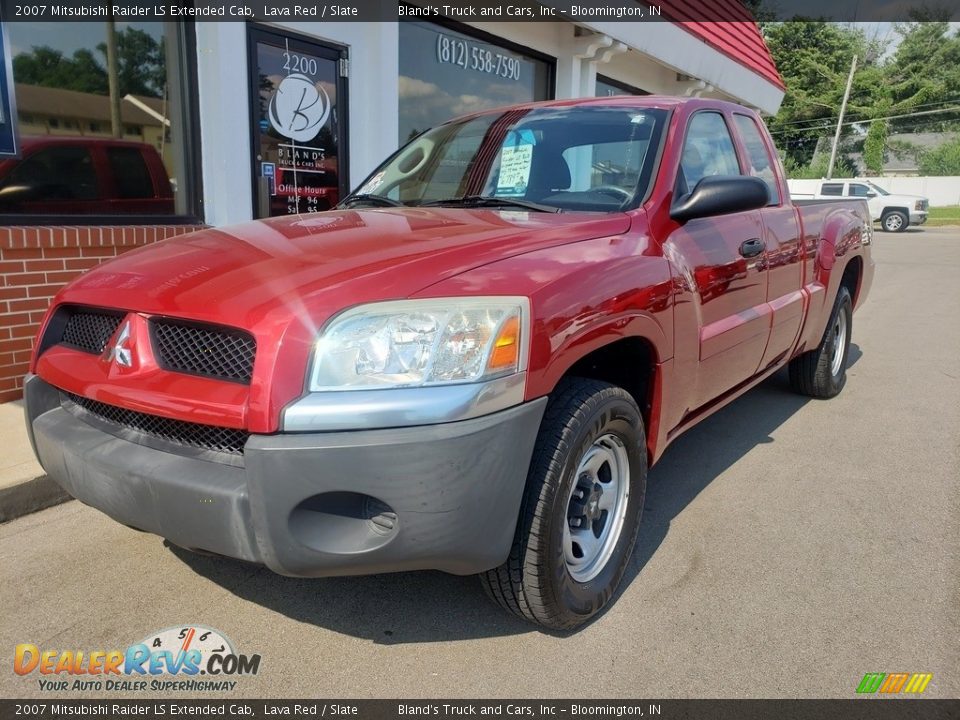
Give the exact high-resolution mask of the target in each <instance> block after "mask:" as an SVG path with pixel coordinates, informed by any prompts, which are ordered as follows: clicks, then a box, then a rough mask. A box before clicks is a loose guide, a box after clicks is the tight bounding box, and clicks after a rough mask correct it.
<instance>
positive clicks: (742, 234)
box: [665, 112, 770, 410]
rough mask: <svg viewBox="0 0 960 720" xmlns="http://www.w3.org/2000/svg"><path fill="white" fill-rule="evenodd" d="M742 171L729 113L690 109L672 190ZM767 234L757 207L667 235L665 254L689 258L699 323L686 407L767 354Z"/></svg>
mask: <svg viewBox="0 0 960 720" xmlns="http://www.w3.org/2000/svg"><path fill="white" fill-rule="evenodd" d="M739 174H741V169H740V164H739V161H738V158H737V153H736V150H735V149H734V144H733V141H732V139H731V135H730V131H729V128H728V127H727V123H726V120H725V118H724V116H723V115H722V114H721V113H718V112H699V113H697V114H695V115H693V117H691V118H690V122H689V125H688V127H687V132H686V136H685V138H684V146H683V155H682V157H681V161H680V167H679V168H678V172H677V188H676V190H675V196H676V197H682V196H683V195H685V194H687V193H688V192H690V191H692V190H693V188H694V187H695V186H696V184H697V183H698V182H699V181H700V180H701V179H702V178H704V177H708V176H712V175H739ZM763 237H764V231H763V223H762V221H761V218H760V211H759V210H752V211H749V212H740V213H733V214H730V215H720V216H717V217H707V218H698V219H695V220H690V221H688V222H686V223H685V224H683V225H681V226H680V227H679V228H677V229H676V230H674V231H673V232H672V233H671V234H670V236H669V238H668V239H667V242H666V243H665V250H666V254H667V256H668V257H673V258H677V259H682V262H683V263H684V264H685V265H686V267H685V268H684V269H683V270H681V272H683V273H684V274H685V275H687V277H688V279H689V284H690V285H692V290H693V293H694V297H693V303H694V307H693V308H684V309H683V311H684V315H685V316H687V317H689V318H690V322H691V323H692V324H694V325H695V326H696V327H697V328H698V329H699V342H698V346H699V347H698V351H699V364H698V368H697V373H696V376H697V383H696V385H695V387H688V388H687V389H686V394H687V403H688V404H687V408H688V409H689V410H693V409H695V408H698V407H700V406H701V405H703V404H705V403H707V402H709V401H710V400H713V399H714V398H716V397H718V396H720V395H722V394H723V393H724V392H726V391H727V390H730V389H731V388H733V387H735V386H736V385H738V384H739V383H741V382H743V381H744V380H746V379H748V378H749V377H751V376H752V375H754V374H755V373H756V371H757V367H758V366H759V364H760V360H761V358H762V357H763V352H764V348H765V347H766V345H767V337H768V336H769V332H770V316H769V309H768V307H767V304H766V303H767V265H766V259H765V253H764V249H765V248H764V245H763ZM678 312H679V309H678ZM691 315H692V317H691ZM678 333H679V330H678Z"/></svg>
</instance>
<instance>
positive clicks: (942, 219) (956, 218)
mask: <svg viewBox="0 0 960 720" xmlns="http://www.w3.org/2000/svg"><path fill="white" fill-rule="evenodd" d="M927 225H929V226H931V227H942V226H944V225H960V205H951V206H950V207H932V208H930V215H929V216H928V218H927Z"/></svg>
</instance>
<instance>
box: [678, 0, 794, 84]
mask: <svg viewBox="0 0 960 720" xmlns="http://www.w3.org/2000/svg"><path fill="white" fill-rule="evenodd" d="M664 14H665V15H666V14H669V16H670V19H671V20H673V21H674V22H675V23H676V24H677V25H679V26H680V27H682V28H683V29H684V30H686V31H687V32H688V33H690V34H691V35H693V36H694V37H696V38H699V39H700V40H702V41H703V42H705V43H707V45H710V46H711V47H713V48H716V49H717V50H719V51H720V52H722V53H723V54H724V55H726V56H727V57H729V58H730V59H732V60H735V61H736V62H738V63H740V64H741V65H743V66H744V67H746V68H747V69H749V70H751V71H753V72H755V73H756V74H757V75H759V76H760V77H762V78H764V79H765V80H769V81H770V82H772V83H773V84H774V85H776V86H777V87H778V88H780V89H781V90H783V89H785V88H786V86H785V85H784V84H783V79H782V78H781V77H780V73H778V72H777V66H776V64H775V63H774V62H773V57H772V56H771V55H770V50H769V49H768V48H767V44H766V43H765V42H764V41H763V35H761V34H760V28H759V27H758V26H757V23H756V22H754V20H753V16H751V15H750V13H749V12H748V11H747V9H746V8H744V7H743V5H741V4H740V3H739V2H738V0H672V1H671V2H670V4H669V5H668V6H665V7H664ZM718 16H719V17H725V18H726V17H729V18H730V20H729V21H726V22H716V21H703V20H698V18H704V17H713V18H715V17H718Z"/></svg>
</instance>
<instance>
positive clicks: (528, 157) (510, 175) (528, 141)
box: [495, 130, 535, 197]
mask: <svg viewBox="0 0 960 720" xmlns="http://www.w3.org/2000/svg"><path fill="white" fill-rule="evenodd" d="M534 142H535V140H534V138H533V133H531V132H529V131H525V130H522V131H520V132H519V133H510V135H509V136H508V137H507V141H506V142H505V143H504V144H503V147H501V148H500V175H499V176H498V177H497V191H496V193H495V194H496V195H497V196H498V197H518V196H523V195H526V193H527V183H529V182H530V164H531V161H532V160H533V145H534Z"/></svg>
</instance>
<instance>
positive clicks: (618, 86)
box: [594, 75, 650, 97]
mask: <svg viewBox="0 0 960 720" xmlns="http://www.w3.org/2000/svg"><path fill="white" fill-rule="evenodd" d="M649 94H650V93H648V92H647V91H646V90H641V89H640V88H635V87H633V86H632V85H627V84H626V83H622V82H620V81H618V80H613V79H611V78H608V77H604V76H603V75H597V89H596V90H595V91H594V95H596V97H612V96H614V95H649Z"/></svg>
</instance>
